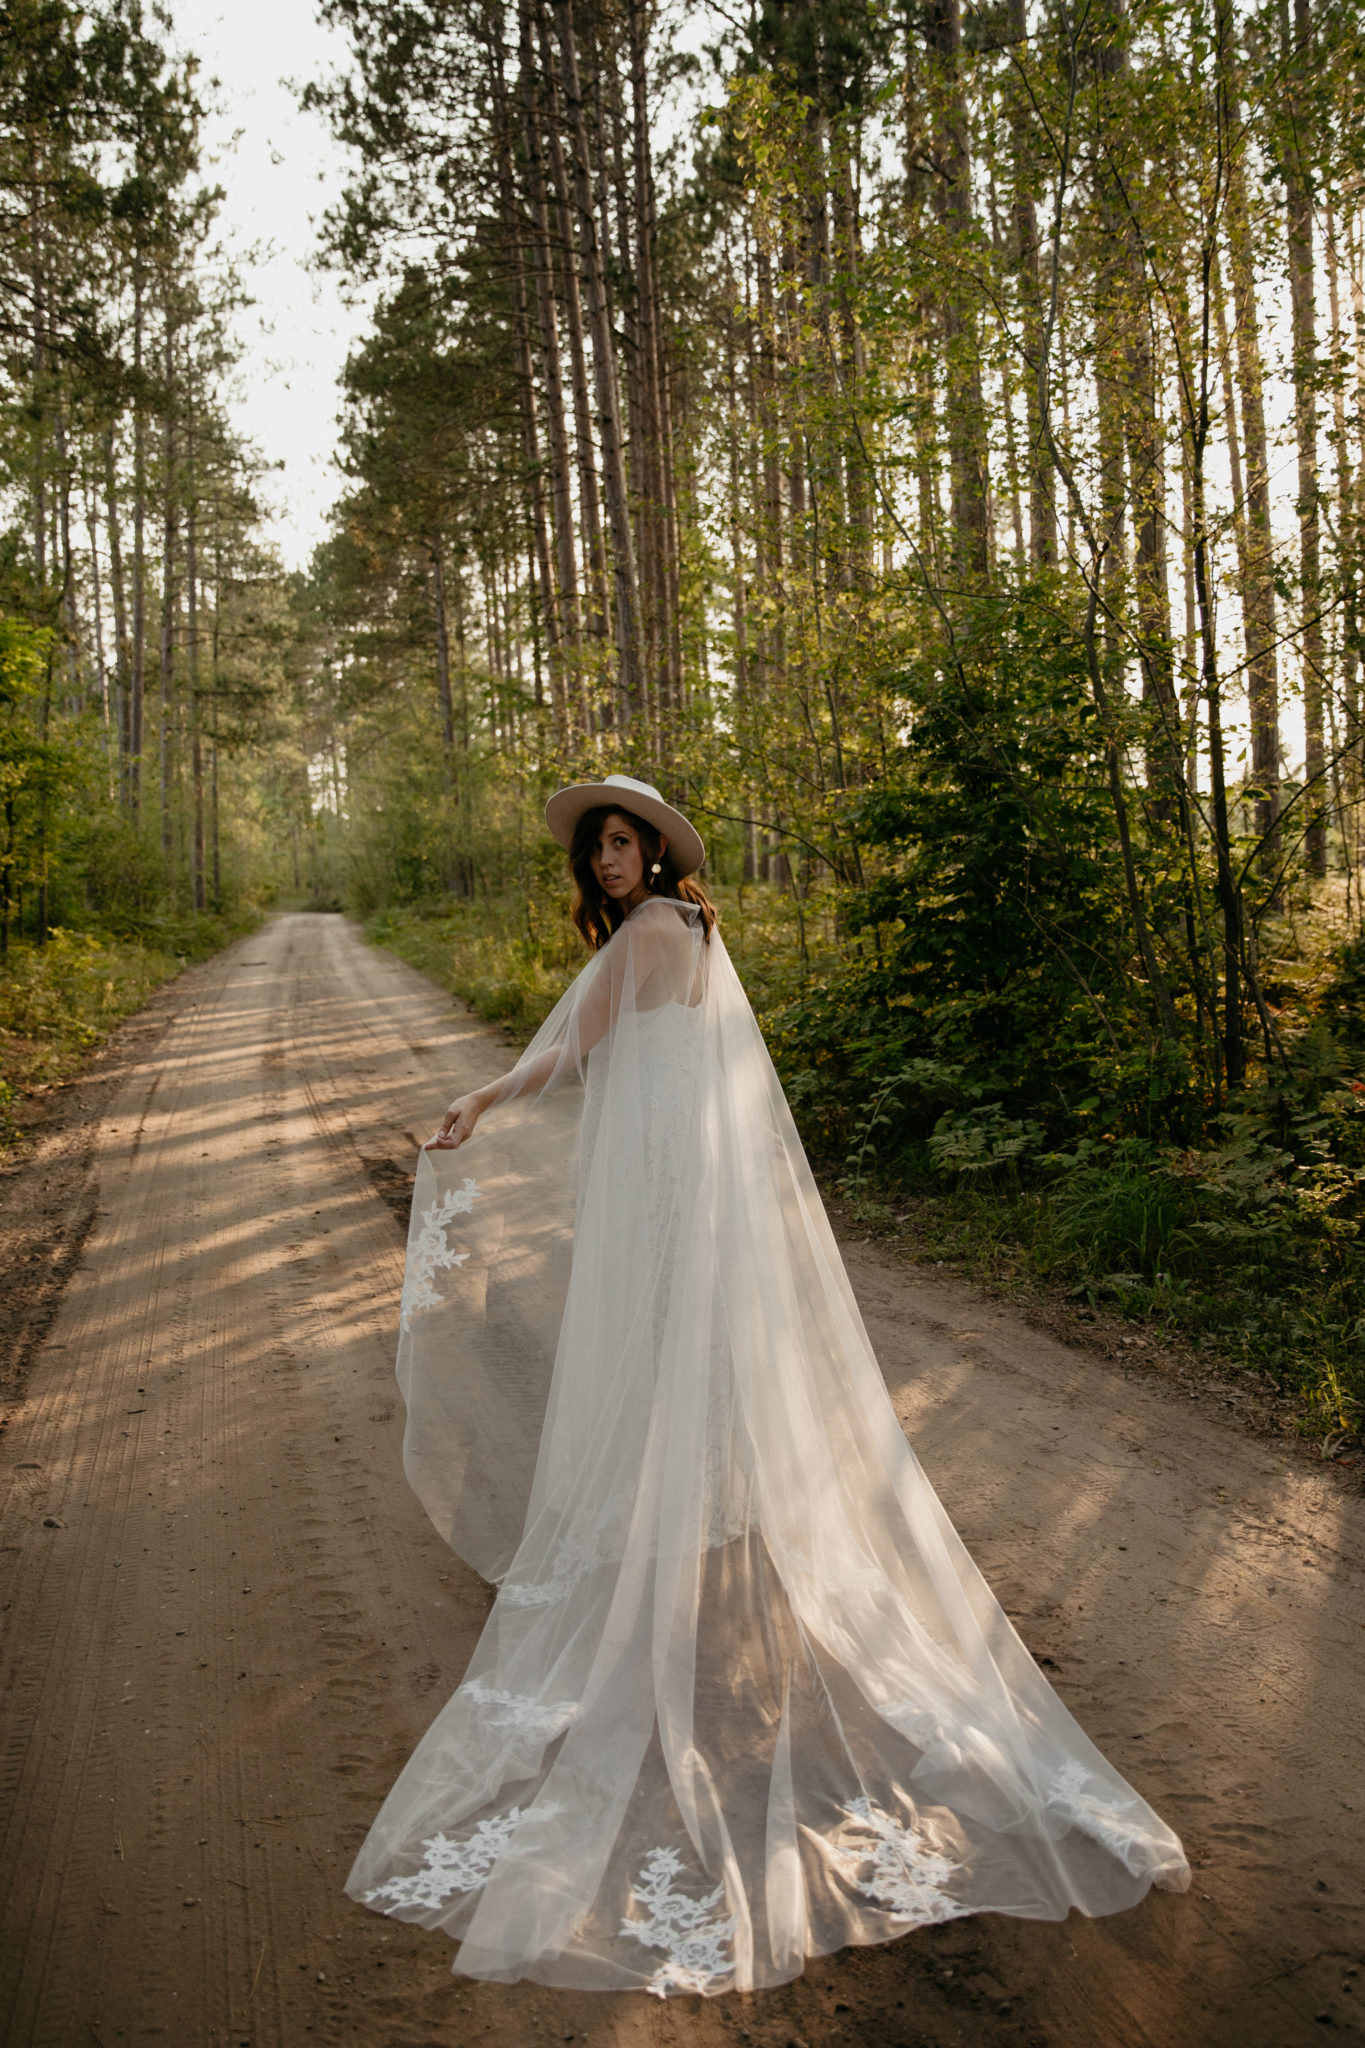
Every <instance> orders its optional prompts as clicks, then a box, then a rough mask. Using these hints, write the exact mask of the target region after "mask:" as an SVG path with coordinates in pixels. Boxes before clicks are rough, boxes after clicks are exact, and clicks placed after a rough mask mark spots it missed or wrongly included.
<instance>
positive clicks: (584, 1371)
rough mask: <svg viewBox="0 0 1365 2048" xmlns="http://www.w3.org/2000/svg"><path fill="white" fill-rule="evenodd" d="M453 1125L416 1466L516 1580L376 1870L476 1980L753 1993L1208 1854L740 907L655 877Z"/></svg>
mask: <svg viewBox="0 0 1365 2048" xmlns="http://www.w3.org/2000/svg"><path fill="white" fill-rule="evenodd" d="M505 1095H506V1098H507V1099H506V1101H505V1102H504V1103H503V1104H502V1106H500V1107H498V1108H497V1109H496V1110H495V1111H494V1112H493V1113H491V1114H490V1115H488V1116H487V1117H486V1118H485V1120H484V1121H483V1123H482V1124H481V1125H480V1127H479V1129H478V1131H477V1132H476V1134H475V1137H474V1139H473V1140H472V1141H471V1142H470V1143H469V1144H468V1145H467V1146H465V1147H463V1148H462V1149H461V1150H459V1151H458V1152H455V1153H424V1154H423V1155H422V1158H421V1165H420V1169H419V1173H418V1178H417V1188H416V1194H415V1198H414V1205H413V1222H412V1231H411V1235H410V1239H409V1255H408V1270H407V1278H406V1284H405V1288H404V1299H403V1309H402V1318H401V1320H402V1330H403V1335H402V1340H401V1349H400V1358H399V1375H400V1380H401V1382H402V1386H403V1391H404V1394H405V1397H406V1400H407V1404H408V1423H407V1434H406V1444H405V1456H406V1464H407V1470H408V1474H409V1477H410V1478H411V1480H412V1483H413V1485H414V1487H415V1488H416V1490H417V1492H418V1494H419V1495H420V1497H421V1499H422V1500H423V1502H424V1503H425V1505H426V1506H427V1508H428V1510H429V1511H430V1513H431V1515H432V1517H433V1519H434V1520H435V1522H436V1524H437V1526H438V1528H440V1530H441V1531H442V1533H443V1534H444V1535H445V1536H446V1537H447V1539H448V1540H449V1541H450V1543H451V1544H452V1546H453V1547H454V1548H455V1549H456V1550H457V1551H459V1552H460V1553H461V1554H462V1555H463V1556H464V1557H466V1558H467V1559H468V1560H469V1561H470V1562H471V1563H472V1564H473V1565H474V1566H475V1567H476V1568H477V1569H478V1570H479V1571H480V1572H482V1573H483V1574H484V1575H485V1576H486V1577H488V1578H490V1579H493V1580H496V1581H499V1582H500V1591H499V1594H498V1598H497V1602H496V1605H495V1606H494V1609H493V1613H492V1615H491V1617H490V1620H489V1622H488V1625H487V1628H486V1630H485V1632H484V1634H483V1637H482V1639H481V1641H480V1643H479V1645H478V1648H477V1650H476V1652H475V1654H474V1657H473V1660H472V1662H471V1664H470V1668H469V1672H468V1675H467V1676H466V1678H465V1680H464V1682H463V1684H462V1685H461V1686H460V1688H459V1690H458V1691H457V1692H456V1693H455V1695H454V1697H453V1698H452V1699H451V1700H450V1701H449V1703H448V1704H447V1706H446V1707H445V1708H444V1709H443V1711H442V1712H441V1713H440V1714H439V1715H438V1717H437V1719H436V1721H435V1722H434V1723H433V1725H432V1727H431V1728H430V1730H429V1731H428V1733H427V1735H426V1736H425V1738H424V1739H423V1741H422V1743H421V1744H420V1746H419V1747H418V1749H417V1751H416V1753H415V1754H414V1756H413V1757H412V1759H411V1761H410V1762H409V1764H408V1765H407V1767H406V1769H405V1770H404V1772H403V1774H402V1776H401V1777H400V1778H399V1780H398V1782H397V1784H396V1785H395V1786H394V1788H393V1791H392V1793H391V1794H390V1796H389V1798H388V1800H387V1801H386V1803H385V1805H384V1807H383V1809H382V1810H381V1812H380V1814H379V1816H378V1818H377V1819H376V1821H375V1823H374V1826H373V1827H372V1829H371V1831H370V1834H369V1836H368V1838H367V1840H366V1842H365V1844H364V1846H363V1848H362V1849H361V1852H360V1855H359V1857H358V1858H357V1860H356V1864H355V1867H354V1869H353V1871H352V1873H351V1876H350V1880H349V1882H348V1887H347V1889H348V1890H349V1891H350V1892H351V1894H352V1896H354V1897H355V1898H357V1899H360V1900H363V1901H364V1902H365V1903H366V1904H368V1905H370V1906H373V1907H375V1908H376V1909H378V1910H380V1911H383V1912H386V1913H390V1914H392V1915H394V1916H396V1917H398V1918H400V1919H403V1920H412V1921H417V1922H420V1923H421V1924H423V1925H426V1926H432V1927H441V1928H444V1929H446V1930H447V1931H448V1932H449V1933H450V1934H451V1935H453V1936H454V1937H456V1938H457V1939H458V1940H459V1942H460V1944H461V1945H460V1949H459V1953H458V1956H457V1958H456V1967H457V1968H458V1969H459V1970H461V1971H463V1972H465V1973H467V1974H470V1975H473V1976H479V1977H486V1978H495V1979H505V1980H510V1979H513V1978H518V1977H529V1978H534V1979H539V1980H540V1981H542V1982H545V1983H551V1984H561V1985H573V1986H596V1987H601V1988H607V1989H623V1988H628V1987H631V1986H636V1987H643V1988H647V1989H649V1990H652V1991H655V1992H658V1993H660V1994H664V1993H668V1992H675V1991H676V1992H705V1993H714V1992H722V1991H725V1990H728V1989H731V1988H740V1989H744V1988H751V1987H755V1986H762V1985H769V1984H774V1983H780V1982H782V1981H784V1980H786V1979H788V1978H791V1977H792V1976H794V1975H796V1974H797V1973H798V1972H799V1971H800V1970H801V1968H802V1965H803V1962H804V1959H805V1958H806V1957H807V1956H808V1955H812V1954H819V1953H823V1952H828V1951H830V1950H833V1949H837V1948H841V1947H843V1946H845V1945H846V1944H848V1943H851V1942H877V1941H885V1940H887V1939H889V1938H891V1937H893V1936H895V1935H897V1934H900V1933H902V1932H904V1931H905V1930H906V1929H908V1928H911V1927H915V1926H918V1925H924V1924H927V1923H931V1922H935V1921H941V1920H946V1919H951V1918H954V1917H957V1916H958V1915H961V1914H965V1913H971V1912H979V1911H985V1910H990V1911H996V1912H1003V1913H1012V1914H1019V1915H1025V1916H1028V1917H1032V1918H1039V1919H1056V1918H1061V1917H1062V1916H1064V1915H1065V1914H1066V1912H1067V1911H1068V1910H1069V1909H1070V1908H1071V1907H1078V1908H1079V1909H1080V1910H1082V1911H1083V1912H1086V1913H1090V1914H1100V1913H1108V1912H1113V1911H1115V1910H1117V1909H1119V1908H1122V1907H1126V1906H1129V1905H1131V1904H1133V1903H1134V1902H1135V1901H1136V1900H1137V1899H1138V1898H1139V1897H1141V1895H1142V1894H1143V1893H1144V1892H1145V1891H1146V1889H1147V1888H1148V1886H1150V1885H1152V1884H1158V1885H1161V1886H1163V1887H1166V1888H1169V1889H1174V1890H1179V1889H1183V1888H1184V1887H1185V1886H1186V1885H1187V1884H1188V1882H1189V1873H1188V1869H1187V1866H1186V1862H1185V1858H1184V1855H1183V1853H1182V1851H1181V1847H1180V1843H1179V1842H1178V1841H1177V1839H1176V1837H1175V1836H1174V1835H1173V1834H1172V1832H1171V1831H1170V1829H1169V1828H1167V1827H1166V1826H1165V1825H1164V1824H1163V1822H1162V1821H1161V1820H1160V1819H1159V1818H1158V1817H1157V1815H1156V1814H1155V1813H1154V1812H1153V1811H1152V1810H1151V1808H1150V1807H1149V1806H1148V1805H1147V1804H1146V1803H1145V1802H1144V1801H1143V1800H1142V1798H1141V1797H1140V1796H1139V1795H1138V1794H1137V1793H1136V1792H1135V1791H1134V1790H1133V1788H1132V1787H1131V1786H1130V1785H1128V1784H1127V1783H1126V1782H1125V1781H1124V1779H1123V1778H1122V1777H1121V1776H1120V1775H1119V1774H1118V1772H1117V1771H1115V1770H1114V1769H1113V1768H1112V1766H1111V1765H1110V1764H1109V1763H1108V1762H1107V1761H1106V1760H1105V1758H1104V1757H1103V1756H1102V1755H1101V1754H1100V1752H1099V1751H1098V1750H1097V1749H1096V1748H1095V1746H1094V1745H1093V1744H1092V1743H1091V1742H1090V1741H1089V1740H1088V1738H1087V1737H1086V1736H1085V1734H1084V1733H1083V1732H1082V1730H1081V1729H1080V1728H1079V1726H1078V1725H1077V1723H1076V1722H1075V1721H1074V1720H1073V1719H1072V1717H1071V1715H1070V1714H1069V1713H1068V1712H1067V1710H1066V1708H1065V1707H1064V1706H1063V1705H1062V1703H1061V1701H1060V1700H1059V1699H1058V1698H1057V1696H1056V1694H1055V1693H1054V1692H1053V1691H1052V1690H1051V1689H1050V1687H1049V1686H1048V1685H1047V1684H1046V1682H1045V1680H1044V1679H1043V1677H1042V1675H1041V1673H1040V1672H1039V1670H1038V1668H1037V1666H1036V1665H1035V1664H1034V1662H1033V1659H1032V1658H1031V1657H1030V1655H1029V1654H1028V1652H1027V1651H1026V1650H1025V1648H1024V1647H1023V1644H1022V1643H1021V1642H1020V1640H1019V1638H1018V1636H1017V1635H1016V1634H1015V1632H1014V1630H1013V1628H1012V1627H1011V1625H1010V1623H1009V1621H1008V1620H1007V1619H1006V1617H1005V1615H1004V1613H1003V1611H1002V1610H1001V1608H1000V1606H999V1604H998V1603H997V1601H996V1600H995V1598H994V1597H993V1595H992V1594H991V1592H990V1590H989V1588H988V1587H987V1585H986V1584H985V1582H984V1580H983V1579H982V1577H981V1575H980V1573H979V1572H978V1571H977V1569H976V1567H975V1565H974V1564H973V1563H972V1560H971V1559H970V1557H969V1556H968V1555H967V1552H966V1551H965V1549H964V1548H963V1545H962V1543H961V1542H960V1540H959V1539H958V1537H957V1535H956V1533H955V1531H954V1530H953V1528H952V1526H951V1524H950V1522H949V1521H948V1519H947V1516H946V1515H945V1513H944V1511H943V1509H942V1507H941V1506H940V1504H939V1501H938V1499H937V1496H936V1495H935V1493H934V1491H933V1489H932V1487H931V1486H930V1485H929V1482H928V1480H927V1479H926V1478H925V1476H924V1474H923V1472H922V1471H921V1469H920V1466H919V1464H918V1462H917V1460H916V1458H915V1456H914V1453H913V1452H912V1450H911V1449H910V1447H909V1445H908V1444H907V1443H906V1441H905V1438H904V1436H903V1434H902V1432H901V1429H900V1427H899V1425H898V1423H897V1421H896V1417H895V1414H894V1412H893V1410H892V1408H891V1404H890V1401H889V1399H888V1397H887V1394H886V1390H885V1387H884V1385H883V1382H882V1378H881V1374H880V1372H879V1370H878V1367H877V1363H876V1360H875V1358H874V1357H873V1354H872V1351H871V1348H870V1346H869V1343H868V1339H867V1336H866V1333H865V1331H864V1329H863V1325H862V1322H861V1319H860V1317H859V1314H858V1310H857V1307H856V1304H855V1302H854V1299H853V1295H852V1292H851V1290H850V1287H849V1283H848V1279H847V1276H846V1274H845V1271H844V1267H843V1263H842V1261H841V1259H840V1256H839V1252H838V1249H837V1246H836V1245H835V1242H834V1239H833V1235H832V1233H831V1231H830V1228H829V1224H828V1221H827V1219H826V1216H825V1213H824V1210H823V1207H822V1205H821V1202H820V1198H819V1195H818V1193H817V1190H816V1188H815V1185H814V1181H813V1179H812V1177H811V1174H810V1170H809V1167H808V1165H807V1162H806V1159H805V1155H804V1152H803V1150H802V1147H801V1144H800V1141H799V1139H798V1137H797V1134H796V1130H795V1127H794V1125H793V1123H792V1120H791V1117H790V1114H789V1111H788V1109H787V1105H786V1102H785V1099H784V1097H783V1094H782V1090H781V1088H780V1086H779V1084H778V1081H777V1077H776V1075H775V1073H774V1071H773V1068H772V1064H771V1062H770V1060H769V1058H768V1054H767V1050H766V1047H765V1046H764V1044H763V1040H762V1036H761V1034H760V1032H759V1030H758V1026H757V1023H756V1021H755V1019H754V1016H753V1013H752V1011H751V1009H750V1007H749V1004H748V1002H747V1000H746V998H745V996H744V993H743V990H742V989H741V987H740V984H739V982H738V979H737V977H736V975H735V973H734V969H733V967H732V965H731V963H730V961H729V959H728V957H727V955H726V952H725V949H724V946H723V944H722V942H721V939H720V937H719V935H718V934H716V935H714V936H713V937H712V939H711V941H710V943H709V944H707V943H706V941H705V938H704V934H703V932H702V929H701V925H700V921H699V919H698V917H697V915H696V913H695V911H692V910H689V909H685V908H684V907H683V906H680V905H675V904H668V903H662V902H648V903H646V904H644V905H643V906H642V907H641V908H640V909H639V910H637V911H636V912H635V913H634V914H633V915H632V916H631V917H629V918H628V919H627V920H626V922H625V924H624V925H623V927H622V928H621V930H620V931H619V932H618V933H617V934H616V935H615V936H614V937H613V939H612V940H611V941H610V943H609V944H608V945H607V946H606V947H605V948H604V949H603V951H602V952H601V953H600V954H598V955H597V956H596V957H595V958H594V959H593V960H592V961H591V962H590V964H589V965H588V966H587V968H585V970H584V972H583V974H582V975H580V977H579V978H578V980H577V981H576V982H575V984H574V986H573V987H572V988H571V989H570V990H569V992H568V993H567V994H566V996H565V997H564V999H563V1000H562V1002H561V1003H560V1004H559V1006H558V1007H557V1009H556V1010H555V1011H554V1013H553V1014H552V1015H551V1017H550V1018H549V1019H548V1020H547V1022H546V1024H545V1026H544V1027H543V1029H542V1030H541V1032H540V1033H539V1035H538V1036H537V1038H536V1040H535V1041H534V1043H533V1044H532V1045H531V1047H530V1048H529V1049H528V1051H527V1053H526V1054H525V1055H524V1056H523V1058H522V1060H521V1061H520V1062H519V1064H518V1066H517V1068H516V1069H515V1070H514V1072H513V1074H512V1075H511V1076H510V1077H509V1080H508V1082H507V1083H506V1084H505Z"/></svg>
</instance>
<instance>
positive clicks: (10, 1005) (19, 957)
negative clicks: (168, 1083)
mask: <svg viewBox="0 0 1365 2048" xmlns="http://www.w3.org/2000/svg"><path fill="white" fill-rule="evenodd" d="M258 921H259V914H258V913H257V912H255V911H252V910H247V909H242V910H239V911H237V912H236V913H235V914H233V915H231V916H214V915H211V914H207V915H206V914H204V913H196V914H194V915H189V916H182V917H173V916H168V917H164V918H159V919H156V920H154V921H153V922H152V924H151V926H150V927H149V929H148V931H147V932H146V933H144V934H139V935H136V936H129V935H126V934H125V935H122V936H118V935H112V934H107V933H105V934H100V933H95V932H89V931H69V930H64V929H62V928H60V927H59V928H57V929H55V930H53V931H51V932H49V933H48V935H47V939H46V943H45V944H43V945H41V946H38V945H34V944H33V943H32V942H31V941H28V940H24V941H16V940H14V939H11V941H10V945H9V948H8V950H7V952H6V955H5V958H4V962H3V966H2V967H0V1159H3V1158H4V1157H5V1155H6V1153H7V1152H9V1151H12V1150H13V1149H15V1148H16V1147H17V1146H19V1145H21V1144H22V1143H23V1138H24V1119H23V1115H22V1110H21V1103H22V1099H23V1098H24V1097H25V1096H32V1095H34V1094H36V1093H38V1092H40V1091H42V1090H45V1089H48V1088H52V1087H58V1086H60V1085H61V1084H62V1083H63V1082H66V1081H69V1080H71V1079H72V1078H73V1077H74V1076H75V1075H76V1074H77V1073H78V1072H79V1071H80V1067H81V1063H82V1061H83V1060H85V1059H86V1058H88V1056H89V1055H90V1054H91V1053H92V1052H93V1051H94V1050H95V1048H96V1047H97V1046H98V1045H100V1044H101V1043H102V1042H103V1040H104V1039H106V1038H107V1037H108V1036H109V1033H110V1032H111V1031H113V1030H114V1029H115V1027H116V1026H117V1025H119V1024H121V1023H122V1022H123V1020H124V1019H125V1017H130V1016H132V1015H133V1014H134V1013H135V1012H136V1011H138V1010H140V1009H141V1008H142V1006H143V1005H144V1003H146V1002H147V1000H148V998H149V997H150V996H151V995H152V994H153V993H154V992H155V991H156V990H157V989H158V988H160V987H161V986H162V985H163V983H165V982H167V981H172V980H174V978H175V976H176V975H177V974H180V973H182V972H183V971H184V969H185V968H186V967H188V966H190V965H191V964H192V963H193V962H194V961H197V960H207V959H208V958H209V957H210V955H211V954H213V953H216V952H217V951H218V950H219V949H220V948H221V947H223V946H225V945H227V944H229V943H230V942H231V941H232V940H233V939H235V938H240V937H241V936H242V934H243V933H245V932H248V931H250V930H251V929H252V927H253V926H254V925H255V924H256V923H257V922H258Z"/></svg>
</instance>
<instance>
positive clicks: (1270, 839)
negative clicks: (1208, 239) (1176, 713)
mask: <svg viewBox="0 0 1365 2048" xmlns="http://www.w3.org/2000/svg"><path fill="white" fill-rule="evenodd" d="M1215 22H1216V33H1217V56H1218V76H1219V82H1220V91H1221V94H1222V100H1223V118H1222V125H1223V132H1224V136H1225V138H1226V140H1225V148H1226V150H1227V152H1228V166H1227V184H1228V199H1227V248H1228V269H1229V273H1230V276H1231V281H1232V308H1233V329H1234V333H1235V336H1236V343H1237V386H1238V395H1239V397H1240V400H1241V410H1242V444H1243V453H1244V455H1245V458H1246V496H1245V509H1244V514H1243V526H1244V530H1245V535H1246V559H1245V563H1244V566H1243V571H1242V617H1243V627H1244V632H1245V637H1246V660H1247V698H1248V703H1249V708H1250V713H1251V774H1252V780H1253V782H1254V784H1255V786H1256V790H1257V797H1256V830H1257V833H1258V834H1259V835H1260V836H1261V837H1262V838H1264V839H1265V840H1266V860H1265V867H1266V869H1267V870H1268V871H1272V872H1273V870H1274V868H1275V867H1277V866H1278V857H1279V856H1278V839H1277V835H1276V832H1275V821H1276V819H1277V818H1278V817H1279V814H1280V680H1279V663H1278V658H1277V653H1276V636H1277V628H1276V620H1275V552H1274V538H1273V535H1272V533H1271V527H1270V451H1269V442H1268V438H1267V435H1266V424H1265V378H1264V372H1263V369H1262V362H1261V338H1260V323H1259V317H1258V313H1257V307H1256V275H1255V264H1254V257H1253V250H1252V240H1251V218H1250V212H1249V208H1248V203H1247V178H1246V138H1245V136H1244V134H1243V131H1242V111H1241V91H1240V81H1239V78H1238V72H1237V52H1236V41H1235V37H1236V25H1235V21H1234V17H1233V10H1232V0H1217V10H1216V16H1215Z"/></svg>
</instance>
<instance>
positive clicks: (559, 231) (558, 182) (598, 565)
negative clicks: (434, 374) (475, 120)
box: [536, 0, 610, 640]
mask: <svg viewBox="0 0 1365 2048" xmlns="http://www.w3.org/2000/svg"><path fill="white" fill-rule="evenodd" d="M536 4H537V17H536V21H537V30H538V34H539V41H540V61H541V71H542V74H543V77H544V80H545V93H546V100H547V103H548V105H547V119H546V123H545V137H546V144H547V151H548V163H549V171H550V189H551V191H552V193H553V195H554V215H555V228H556V240H557V243H558V248H559V256H560V261H559V265H558V273H559V293H560V298H561V300H562V303H563V306H564V318H565V326H566V329H567V332H568V337H569V377H570V383H571V385H572V389H573V411H574V440H575V443H576V447H577V457H578V508H579V516H580V518H581V519H582V523H583V541H584V554H585V558H586V575H585V579H584V580H585V581H586V583H587V586H588V589H589V590H590V592H591V594H592V606H591V615H590V628H591V631H592V633H593V635H594V637H595V638H597V639H599V640H605V639H607V638H608V637H609V634H610V627H609V624H608V618H607V550H606V543H605V542H604V540H603V538H602V501H601V493H600V491H599V488H598V481H597V449H596V445H595V443H594V440H593V431H592V399H591V396H590V393H589V390H588V356H587V346H586V342H585V338H584V327H583V296H582V292H581V290H580V288H579V271H578V265H577V263H576V262H575V261H574V233H573V217H572V208H571V206H570V201H569V180H568V174H567V173H566V171H565V168H564V150H563V143H562V139H561V134H562V130H561V109H562V94H561V92H560V90H559V79H558V73H557V71H556V68H555V63H554V58H553V56H552V54H551V49H550V36H549V25H548V19H547V14H546V8H545V4H544V0H536Z"/></svg>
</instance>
